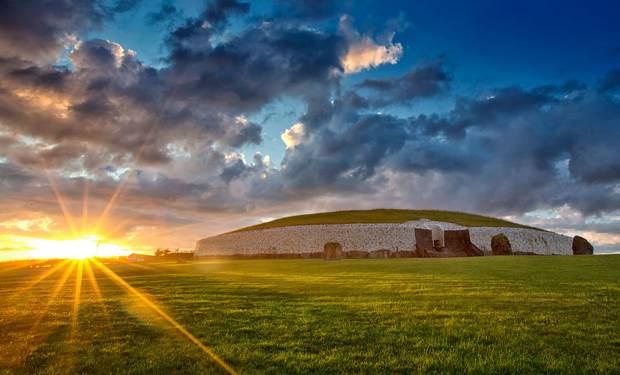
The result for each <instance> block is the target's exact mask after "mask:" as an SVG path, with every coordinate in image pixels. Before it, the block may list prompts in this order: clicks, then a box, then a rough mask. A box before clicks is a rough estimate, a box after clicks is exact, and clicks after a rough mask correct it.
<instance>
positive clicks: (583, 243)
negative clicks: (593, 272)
mask: <svg viewBox="0 0 620 375" xmlns="http://www.w3.org/2000/svg"><path fill="white" fill-rule="evenodd" d="M593 251H594V248H593V247H592V244H590V242H588V240H586V239H585V238H583V237H580V236H575V237H573V255H592V252H593Z"/></svg>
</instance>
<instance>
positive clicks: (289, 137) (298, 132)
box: [280, 122, 306, 149]
mask: <svg viewBox="0 0 620 375" xmlns="http://www.w3.org/2000/svg"><path fill="white" fill-rule="evenodd" d="M305 134H306V130H305V128H304V124H302V123H301V122H298V123H295V124H294V125H293V126H291V128H290V129H286V130H285V131H284V133H282V134H281V135H280V138H282V142H284V144H285V145H286V148H287V149H289V148H295V146H297V145H298V144H300V143H301V140H302V139H303V137H304V135H305Z"/></svg>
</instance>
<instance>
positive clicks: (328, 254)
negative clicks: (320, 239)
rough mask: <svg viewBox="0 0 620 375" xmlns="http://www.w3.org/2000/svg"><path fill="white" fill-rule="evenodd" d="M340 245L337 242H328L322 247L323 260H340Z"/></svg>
mask: <svg viewBox="0 0 620 375" xmlns="http://www.w3.org/2000/svg"><path fill="white" fill-rule="evenodd" d="M342 255H343V254H342V245H341V244H339V243H338V242H328V243H326V244H325V246H323V256H324V258H325V259H342Z"/></svg>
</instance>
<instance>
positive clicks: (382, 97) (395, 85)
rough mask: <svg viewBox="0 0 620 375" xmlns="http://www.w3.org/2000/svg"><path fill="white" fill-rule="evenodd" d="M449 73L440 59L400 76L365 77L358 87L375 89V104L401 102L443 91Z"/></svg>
mask: <svg viewBox="0 0 620 375" xmlns="http://www.w3.org/2000/svg"><path fill="white" fill-rule="evenodd" d="M450 81H451V78H450V74H449V73H448V72H447V70H446V68H445V65H444V63H443V62H442V61H437V62H434V63H430V64H425V65H422V66H417V67H415V68H413V69H411V70H410V71H409V72H407V73H405V74H404V75H403V76H401V77H396V78H386V79H370V78H369V79H366V80H364V81H363V82H362V83H360V84H358V85H357V87H358V88H362V89H369V90H372V91H375V92H376V93H377V95H376V96H375V97H374V99H373V102H374V104H375V105H379V106H381V105H389V104H403V103H405V102H407V101H409V100H412V99H416V98H426V97H431V96H435V95H438V94H440V93H442V92H445V91H446V90H447V89H448V87H449V84H450Z"/></svg>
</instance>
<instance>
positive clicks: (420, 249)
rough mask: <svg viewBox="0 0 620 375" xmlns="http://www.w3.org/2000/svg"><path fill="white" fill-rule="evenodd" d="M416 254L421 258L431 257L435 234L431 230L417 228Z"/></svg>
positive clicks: (415, 231)
mask: <svg viewBox="0 0 620 375" xmlns="http://www.w3.org/2000/svg"><path fill="white" fill-rule="evenodd" d="M414 233H415V254H416V255H417V256H418V257H420V258H426V257H429V256H430V255H429V252H432V251H433V250H434V249H433V234H432V231H431V230H430V229H422V228H415V230H414Z"/></svg>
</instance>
